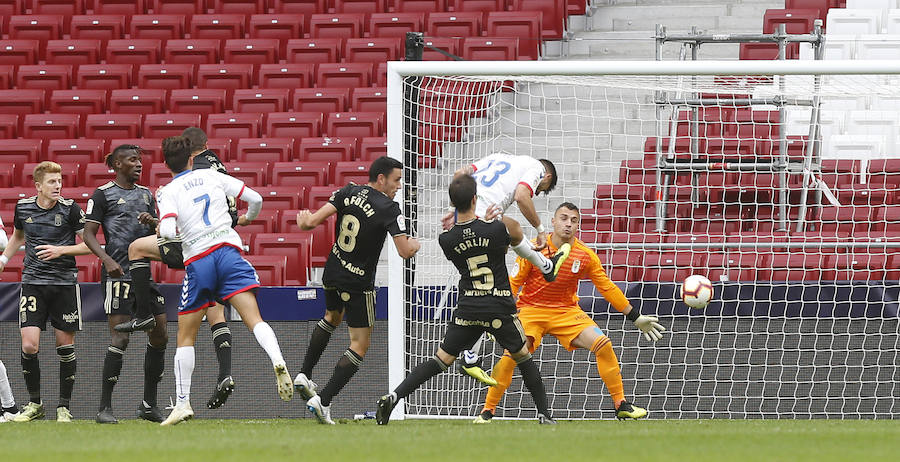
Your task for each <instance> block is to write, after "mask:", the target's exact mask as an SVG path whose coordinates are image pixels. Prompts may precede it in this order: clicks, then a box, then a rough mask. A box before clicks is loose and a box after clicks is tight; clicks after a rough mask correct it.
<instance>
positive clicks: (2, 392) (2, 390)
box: [0, 361, 16, 408]
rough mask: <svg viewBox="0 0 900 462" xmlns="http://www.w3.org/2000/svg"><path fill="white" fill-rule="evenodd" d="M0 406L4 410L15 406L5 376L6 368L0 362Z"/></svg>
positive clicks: (7, 379) (7, 378)
mask: <svg viewBox="0 0 900 462" xmlns="http://www.w3.org/2000/svg"><path fill="white" fill-rule="evenodd" d="M0 405H2V406H3V407H4V408H10V407H13V406H15V405H16V399H15V398H13V393H12V388H11V387H10V386H9V377H7V376H6V366H4V365H3V361H0Z"/></svg>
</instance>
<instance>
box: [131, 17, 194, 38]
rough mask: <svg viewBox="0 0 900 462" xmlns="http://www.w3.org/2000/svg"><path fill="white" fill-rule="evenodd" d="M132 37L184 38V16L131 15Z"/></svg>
mask: <svg viewBox="0 0 900 462" xmlns="http://www.w3.org/2000/svg"><path fill="white" fill-rule="evenodd" d="M131 38H133V39H159V40H172V39H181V38H184V16H183V15H179V14H139V15H135V16H132V17H131Z"/></svg>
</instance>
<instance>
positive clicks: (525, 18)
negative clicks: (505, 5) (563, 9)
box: [485, 2, 561, 60]
mask: <svg viewBox="0 0 900 462" xmlns="http://www.w3.org/2000/svg"><path fill="white" fill-rule="evenodd" d="M555 3H559V2H555ZM541 30H542V29H541V15H540V13H535V12H533V11H494V12H491V13H488V15H487V24H486V26H485V34H486V35H488V36H490V37H515V38H517V39H519V59H533V60H536V59H538V56H539V54H540V48H541V40H540V39H539V38H538V37H540V35H541ZM559 37H561V35H560V36H559ZM559 37H557V38H559Z"/></svg>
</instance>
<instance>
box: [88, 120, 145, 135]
mask: <svg viewBox="0 0 900 462" xmlns="http://www.w3.org/2000/svg"><path fill="white" fill-rule="evenodd" d="M142 119H143V117H142V116H141V115H140V114H88V116H87V121H86V122H85V124H84V136H85V137H86V138H100V139H111V138H137V137H139V136H140V135H141V123H142Z"/></svg>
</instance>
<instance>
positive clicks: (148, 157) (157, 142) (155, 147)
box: [109, 138, 163, 177]
mask: <svg viewBox="0 0 900 462" xmlns="http://www.w3.org/2000/svg"><path fill="white" fill-rule="evenodd" d="M123 144H131V145H134V146H140V147H141V152H143V155H142V156H141V161H142V162H143V163H144V172H143V173H144V177H148V174H149V172H150V167H149V165H150V164H151V163H153V162H163V154H162V139H159V138H130V139H129V138H124V139H123V138H117V139H112V140H109V150H110V151H112V150H113V149H115V148H116V147H117V146H121V145H123Z"/></svg>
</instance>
